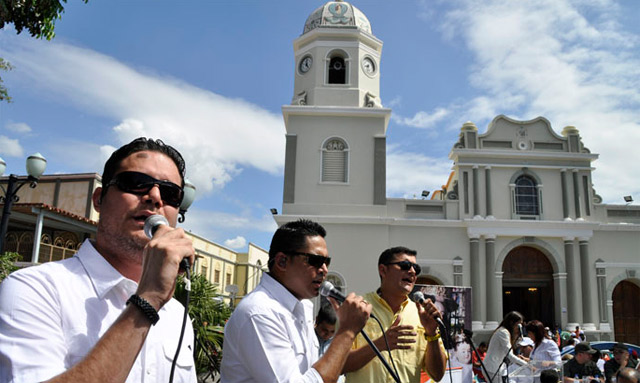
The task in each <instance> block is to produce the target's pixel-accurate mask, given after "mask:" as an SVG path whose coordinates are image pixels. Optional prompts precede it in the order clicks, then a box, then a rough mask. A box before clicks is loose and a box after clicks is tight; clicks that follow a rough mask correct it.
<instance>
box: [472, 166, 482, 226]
mask: <svg viewBox="0 0 640 383" xmlns="http://www.w3.org/2000/svg"><path fill="white" fill-rule="evenodd" d="M472 177H473V217H474V218H476V217H477V218H479V217H480V188H479V187H478V183H479V180H478V165H473V169H472Z"/></svg>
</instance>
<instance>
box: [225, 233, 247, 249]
mask: <svg viewBox="0 0 640 383" xmlns="http://www.w3.org/2000/svg"><path fill="white" fill-rule="evenodd" d="M224 245H225V246H226V247H228V248H230V249H234V250H235V249H242V248H244V247H246V246H247V240H246V239H245V238H244V237H241V236H237V237H235V238H233V239H227V240H226V241H224Z"/></svg>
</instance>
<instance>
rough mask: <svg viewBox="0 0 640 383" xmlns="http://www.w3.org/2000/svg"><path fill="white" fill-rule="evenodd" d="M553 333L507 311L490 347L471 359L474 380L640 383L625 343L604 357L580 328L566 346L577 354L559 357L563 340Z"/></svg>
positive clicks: (533, 321)
mask: <svg viewBox="0 0 640 383" xmlns="http://www.w3.org/2000/svg"><path fill="white" fill-rule="evenodd" d="M555 335H556V336H554V334H553V333H552V332H551V331H549V328H548V327H545V326H544V324H543V323H542V322H540V321H538V320H532V321H529V322H527V323H525V322H524V318H523V316H522V315H521V314H520V313H518V312H515V311H513V312H510V313H508V314H507V315H506V316H505V318H504V319H503V321H502V322H501V323H500V325H499V326H498V328H497V329H496V330H495V331H494V332H493V334H492V336H491V339H490V341H489V344H488V345H487V344H486V343H484V342H483V343H481V344H480V345H479V346H478V355H477V356H476V355H473V379H474V380H475V381H477V382H494V383H497V382H500V383H502V382H510V383H514V382H515V383H534V382H535V383H538V382H542V383H545V382H549V383H551V382H553V383H557V382H559V381H560V380H562V381H563V382H564V383H573V382H576V383H580V382H585V381H586V382H589V383H615V382H617V383H621V382H622V383H627V382H631V383H637V382H638V377H639V376H640V372H639V371H638V360H637V357H635V358H634V356H633V353H632V352H630V350H629V349H628V348H627V346H625V345H624V344H623V343H617V344H615V346H614V347H613V351H612V356H609V354H608V353H605V355H604V357H603V354H602V353H601V352H600V351H599V350H595V349H594V348H592V347H591V345H590V344H589V342H587V340H586V338H585V336H584V331H582V330H580V328H579V327H576V330H575V331H574V332H573V333H572V334H571V337H570V338H569V337H567V339H565V343H566V345H565V346H564V347H567V345H568V346H570V347H572V348H573V349H574V354H575V355H572V354H566V355H565V357H561V352H560V348H561V347H562V346H563V343H562V338H561V336H560V332H559V331H558V332H557V333H556V334H555ZM482 363H484V366H482ZM560 367H562V368H560ZM559 371H562V372H563V376H562V377H560V376H559ZM538 375H539V377H538Z"/></svg>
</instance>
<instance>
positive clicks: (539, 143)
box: [274, 1, 640, 344]
mask: <svg viewBox="0 0 640 383" xmlns="http://www.w3.org/2000/svg"><path fill="white" fill-rule="evenodd" d="M381 53H382V41H381V40H380V39H378V38H377V37H376V36H375V35H374V34H373V32H372V28H371V25H370V23H369V20H368V19H367V17H366V16H365V15H364V14H363V13H362V12H361V11H360V10H358V9H357V8H355V7H354V6H353V5H351V4H349V3H347V2H343V1H335V2H328V3H326V4H325V5H323V6H321V7H320V8H318V9H316V10H315V11H314V12H313V13H311V15H310V16H309V17H308V19H307V21H306V23H305V24H304V30H303V33H302V35H301V36H300V37H298V38H297V39H296V40H295V41H294V57H295V71H294V73H292V75H293V76H294V78H295V81H294V84H295V85H294V90H293V97H292V102H291V104H290V105H286V106H283V107H282V113H283V116H284V121H285V125H286V160H285V176H284V195H283V204H282V214H279V215H275V216H274V217H275V220H276V222H277V223H278V225H281V224H283V223H285V222H288V221H292V220H296V219H298V218H308V219H312V220H315V221H318V222H320V223H321V224H322V225H323V226H324V227H325V228H326V229H327V231H328V236H327V244H328V248H329V253H330V254H334V255H335V258H334V260H333V263H332V264H331V268H330V270H331V272H330V280H331V281H332V282H334V284H335V285H337V286H340V287H342V288H343V289H344V290H346V291H356V292H358V293H359V294H364V293H366V292H368V291H371V290H374V289H376V288H377V287H378V284H379V280H378V276H377V271H376V270H377V268H376V264H377V259H378V256H379V255H380V253H381V252H382V251H383V250H384V249H386V248H389V247H392V246H399V245H402V246H407V247H409V248H412V249H415V250H417V251H418V263H419V264H420V265H421V266H422V274H421V275H420V277H419V282H418V283H424V284H439V285H447V286H469V287H471V288H472V297H473V301H472V302H473V303H472V328H473V330H474V332H476V333H477V334H480V335H481V336H482V335H483V334H484V335H485V336H486V335H487V334H489V333H490V332H492V331H493V330H494V329H495V328H496V327H497V325H498V323H499V322H500V321H501V320H502V318H503V315H504V314H506V312H508V311H511V310H518V311H520V312H522V313H523V314H524V315H525V317H526V319H527V320H530V319H539V320H542V321H543V322H544V323H545V324H547V325H548V326H553V325H554V324H557V325H560V326H562V328H564V329H573V328H574V327H575V326H576V325H580V326H581V327H582V328H583V329H584V330H585V331H586V333H587V337H588V339H589V340H611V339H614V338H615V339H616V340H618V341H625V342H629V343H634V344H640V304H638V303H640V206H634V205H608V204H603V203H602V200H601V198H600V197H599V196H598V195H597V194H596V191H595V190H594V187H593V185H592V178H591V177H592V171H593V167H592V164H593V162H594V161H596V160H597V159H598V155H597V154H594V153H591V152H590V151H589V149H587V147H586V146H585V144H588V143H583V141H582V138H581V137H580V132H579V130H578V128H579V127H573V126H567V127H564V128H561V129H558V128H555V127H553V126H552V124H551V122H550V121H548V120H547V119H545V118H544V117H538V118H535V119H533V120H530V121H516V120H514V119H511V118H509V117H507V116H503V115H500V116H497V117H495V118H494V120H493V121H492V122H491V123H490V124H489V126H486V127H485V126H480V127H477V126H476V125H475V124H474V123H472V122H467V123H465V124H464V125H463V126H462V127H461V128H460V136H459V140H458V142H457V143H456V144H455V145H454V147H453V148H452V149H451V152H450V154H449V158H450V159H451V161H452V169H453V171H452V173H451V176H450V177H449V179H448V180H442V182H443V183H445V182H446V184H445V185H444V186H443V188H442V190H436V191H431V194H430V196H429V199H402V198H388V197H387V195H386V150H387V146H386V133H387V127H388V124H389V119H390V116H391V109H389V108H385V107H383V104H382V102H381V89H380V76H381V73H380V71H379V67H380V62H381V60H382V55H381ZM596 186H597V185H596ZM425 194H426V193H425ZM634 302H635V304H634Z"/></svg>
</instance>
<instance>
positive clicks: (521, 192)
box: [513, 175, 540, 219]
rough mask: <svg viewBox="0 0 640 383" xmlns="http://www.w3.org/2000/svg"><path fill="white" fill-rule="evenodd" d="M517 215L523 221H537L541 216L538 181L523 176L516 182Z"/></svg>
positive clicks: (514, 196) (515, 201)
mask: <svg viewBox="0 0 640 383" xmlns="http://www.w3.org/2000/svg"><path fill="white" fill-rule="evenodd" d="M513 194H514V195H513V198H514V204H515V213H516V215H517V216H519V217H520V218H521V219H536V217H537V216H539V215H540V198H539V197H540V196H539V188H538V185H537V183H536V180H535V179H533V178H532V177H530V176H528V175H521V176H519V177H518V178H517V179H516V181H515V188H514V193H513Z"/></svg>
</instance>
